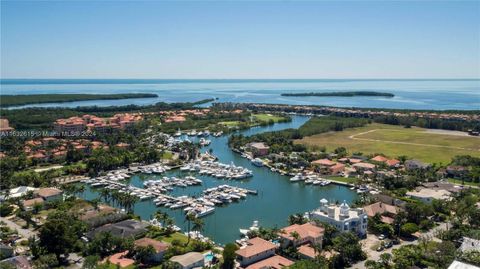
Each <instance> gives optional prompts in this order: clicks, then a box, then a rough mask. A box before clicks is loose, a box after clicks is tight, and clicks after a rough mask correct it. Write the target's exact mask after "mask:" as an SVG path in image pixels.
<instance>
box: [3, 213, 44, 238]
mask: <svg viewBox="0 0 480 269" xmlns="http://www.w3.org/2000/svg"><path fill="white" fill-rule="evenodd" d="M0 221H3V222H4V223H5V224H6V225H7V227H9V228H10V229H12V230H17V232H18V234H19V235H20V236H22V237H23V238H30V237H32V236H34V235H36V234H37V232H35V231H31V230H28V229H23V228H22V227H21V226H20V225H18V224H16V223H15V222H13V221H11V220H8V219H6V218H3V217H0Z"/></svg>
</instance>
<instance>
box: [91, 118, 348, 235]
mask: <svg viewBox="0 0 480 269" xmlns="http://www.w3.org/2000/svg"><path fill="white" fill-rule="evenodd" d="M307 120H308V117H303V116H294V117H292V121H291V122H287V123H277V124H275V125H270V126H264V127H255V128H251V129H248V130H244V131H241V133H243V134H244V135H253V134H257V133H262V132H268V131H278V130H282V129H287V128H298V127H300V126H301V125H302V124H303V123H305V122H306V121H307ZM189 139H191V140H192V139H196V138H192V137H189ZM208 139H210V140H211V141H212V143H211V144H210V145H209V146H207V147H204V148H202V152H205V151H207V150H209V149H211V150H212V153H213V154H214V155H215V156H217V157H218V158H219V161H220V162H222V163H227V164H230V163H231V162H233V163H234V164H235V165H237V166H243V167H246V168H248V169H250V170H252V171H253V177H250V178H247V179H244V180H225V179H217V178H214V177H211V176H206V175H205V176H202V175H199V174H196V173H192V172H182V171H180V170H179V169H175V170H172V171H169V172H167V173H165V174H162V175H153V174H137V175H134V176H133V177H131V178H130V180H129V181H130V184H131V185H134V186H137V187H143V182H144V181H145V180H149V179H154V178H161V177H164V176H169V177H170V176H177V177H184V176H187V175H189V174H191V175H193V176H196V177H197V178H200V179H201V180H202V181H203V184H202V185H200V186H188V187H186V188H175V189H174V190H173V191H172V192H170V193H169V194H170V195H172V196H181V195H189V196H193V195H194V196H199V195H201V193H202V190H204V189H206V188H211V187H214V186H218V185H222V184H228V185H234V186H239V187H242V188H247V189H253V190H257V191H258V195H256V196H255V195H248V196H247V198H246V199H242V200H239V202H234V203H230V204H227V205H225V206H221V207H216V208H215V212H214V213H213V214H211V215H208V216H206V217H203V221H204V223H205V227H204V231H203V234H204V235H206V236H208V237H209V238H211V239H212V240H214V241H215V242H216V243H219V244H225V243H228V242H233V241H235V240H236V239H238V238H239V235H240V234H239V228H248V227H250V226H251V225H252V222H253V221H254V220H258V221H259V223H260V226H263V227H274V226H275V225H276V226H278V227H282V226H284V225H287V218H288V216H289V215H291V214H294V213H304V212H305V211H310V210H313V209H315V208H317V207H318V206H319V200H320V199H322V198H326V199H327V200H330V201H332V202H335V201H343V200H346V201H347V202H352V201H353V200H355V198H356V197H357V194H356V193H355V192H354V191H352V190H350V189H349V188H348V187H344V186H339V185H336V184H330V185H328V186H325V187H321V186H313V185H305V184H304V183H291V182H290V181H289V177H288V176H282V175H280V174H278V173H274V172H271V171H270V170H269V169H268V168H266V167H256V166H254V165H252V164H251V162H250V161H249V160H248V159H246V158H243V157H241V156H240V155H239V154H237V153H235V152H233V151H232V150H231V149H230V148H229V147H228V136H221V137H212V136H211V137H209V138H208ZM83 197H84V198H86V199H93V198H96V197H98V194H97V193H95V192H92V191H91V189H90V188H88V187H87V190H86V192H85V193H84V195H83ZM157 210H161V211H163V212H167V213H168V214H169V215H170V216H171V217H173V218H174V219H175V222H176V224H177V225H178V226H179V227H181V228H182V229H184V228H185V226H186V223H185V214H184V213H183V210H181V209H180V210H170V209H167V208H164V207H157V206H156V205H155V204H154V203H153V201H152V200H146V201H141V202H138V203H137V204H136V205H135V208H134V212H135V214H137V215H139V216H140V217H141V218H142V219H145V220H149V219H151V217H152V215H153V214H154V213H155V212H156V211H157Z"/></svg>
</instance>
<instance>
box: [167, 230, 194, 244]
mask: <svg viewBox="0 0 480 269" xmlns="http://www.w3.org/2000/svg"><path fill="white" fill-rule="evenodd" d="M161 240H162V241H165V242H167V243H172V241H173V240H179V241H180V242H181V243H182V244H186V243H187V241H188V238H187V236H186V235H184V234H182V233H178V232H177V233H173V234H171V235H170V236H162V238H161Z"/></svg>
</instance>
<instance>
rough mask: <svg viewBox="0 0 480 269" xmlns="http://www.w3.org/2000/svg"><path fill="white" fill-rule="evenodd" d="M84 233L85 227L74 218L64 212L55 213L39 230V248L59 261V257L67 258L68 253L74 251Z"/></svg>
mask: <svg viewBox="0 0 480 269" xmlns="http://www.w3.org/2000/svg"><path fill="white" fill-rule="evenodd" d="M84 231H85V225H84V224H83V223H82V222H81V221H79V220H78V219H77V218H76V217H75V216H73V215H71V214H69V213H67V212H64V211H55V212H54V213H52V214H50V215H49V216H48V218H47V221H46V222H45V224H44V225H43V226H42V227H41V228H40V231H39V239H40V246H41V247H43V248H45V249H46V250H47V251H48V252H49V253H53V254H55V255H56V257H57V259H58V260H61V259H60V258H61V255H65V256H68V253H70V252H71V251H73V250H74V247H75V244H76V243H77V241H78V240H79V238H80V237H82V235H83V232H84Z"/></svg>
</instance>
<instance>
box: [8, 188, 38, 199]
mask: <svg viewBox="0 0 480 269" xmlns="http://www.w3.org/2000/svg"><path fill="white" fill-rule="evenodd" d="M35 190H36V189H35V188H33V187H27V186H20V187H16V188H13V189H10V191H9V194H8V197H9V198H19V197H22V196H25V195H27V193H29V192H33V191H35Z"/></svg>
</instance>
